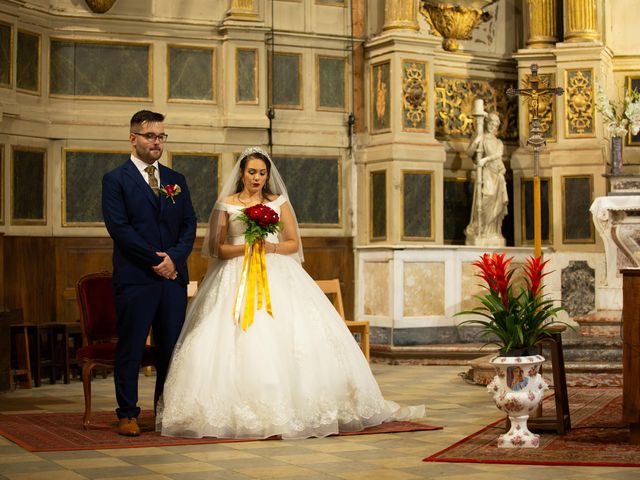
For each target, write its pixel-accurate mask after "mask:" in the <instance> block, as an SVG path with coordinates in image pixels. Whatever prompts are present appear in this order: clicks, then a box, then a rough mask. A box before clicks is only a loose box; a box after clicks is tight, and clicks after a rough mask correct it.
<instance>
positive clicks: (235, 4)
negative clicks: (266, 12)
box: [227, 0, 258, 18]
mask: <svg viewBox="0 0 640 480" xmlns="http://www.w3.org/2000/svg"><path fill="white" fill-rule="evenodd" d="M257 15H258V12H257V11H256V7H255V5H254V0H231V6H230V7H229V11H228V12H227V16H228V17H245V18H246V17H255V16H257Z"/></svg>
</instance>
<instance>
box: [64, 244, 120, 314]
mask: <svg viewBox="0 0 640 480" xmlns="http://www.w3.org/2000/svg"><path fill="white" fill-rule="evenodd" d="M112 253H113V242H112V240H111V239H110V238H108V237H107V238H96V237H66V238H65V237H59V238H56V277H57V278H56V298H55V300H56V312H57V317H58V321H59V322H75V321H77V320H79V319H80V312H79V310H78V305H77V301H76V284H77V283H78V280H80V277H82V276H83V275H86V274H87V273H95V272H105V271H106V272H111V271H112V270H113V267H112V263H111V256H112Z"/></svg>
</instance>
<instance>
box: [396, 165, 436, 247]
mask: <svg viewBox="0 0 640 480" xmlns="http://www.w3.org/2000/svg"><path fill="white" fill-rule="evenodd" d="M431 179H432V174H431V173H418V172H404V173H403V174H402V181H403V191H402V195H403V198H402V199H403V205H402V213H403V220H404V225H403V237H404V238H431V237H432V232H431V211H432V205H431V190H432V189H431Z"/></svg>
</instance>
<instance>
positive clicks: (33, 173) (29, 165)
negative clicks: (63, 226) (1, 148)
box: [11, 148, 46, 223]
mask: <svg viewBox="0 0 640 480" xmlns="http://www.w3.org/2000/svg"><path fill="white" fill-rule="evenodd" d="M11 171H12V176H13V178H12V179H11V189H12V198H11V211H12V215H11V217H12V219H13V220H14V223H44V222H45V221H46V218H45V212H46V209H45V183H44V181H45V152H44V151H37V150H20V149H18V148H16V149H14V150H13V164H12V168H11Z"/></svg>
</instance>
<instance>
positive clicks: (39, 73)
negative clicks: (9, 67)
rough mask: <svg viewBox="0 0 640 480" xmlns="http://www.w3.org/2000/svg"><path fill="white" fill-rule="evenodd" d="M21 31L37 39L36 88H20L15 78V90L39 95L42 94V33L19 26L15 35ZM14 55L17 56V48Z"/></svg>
mask: <svg viewBox="0 0 640 480" xmlns="http://www.w3.org/2000/svg"><path fill="white" fill-rule="evenodd" d="M21 33H22V34H24V35H29V36H31V37H36V38H37V39H38V78H37V85H38V87H37V89H36V90H28V89H26V88H20V87H18V79H17V78H16V90H17V91H18V92H21V93H27V94H30V95H38V96H39V95H41V94H42V35H40V34H39V33H37V32H32V31H29V30H23V29H21V28H19V29H18V33H17V35H18V36H19V35H20V34H21ZM16 41H17V40H16ZM16 56H17V50H16ZM16 68H17V67H16ZM16 77H17V73H16Z"/></svg>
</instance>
